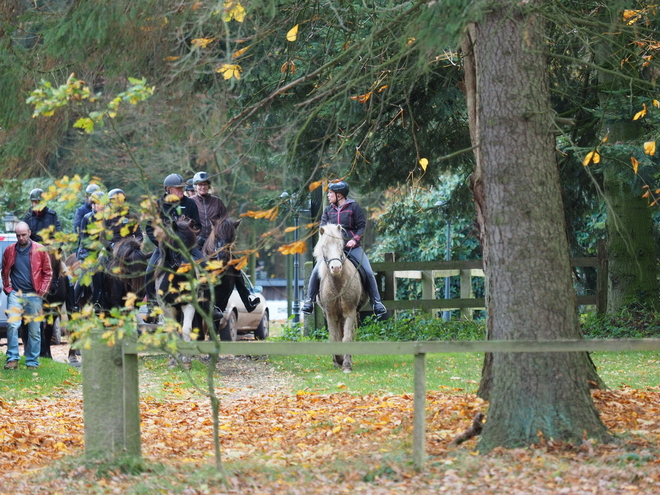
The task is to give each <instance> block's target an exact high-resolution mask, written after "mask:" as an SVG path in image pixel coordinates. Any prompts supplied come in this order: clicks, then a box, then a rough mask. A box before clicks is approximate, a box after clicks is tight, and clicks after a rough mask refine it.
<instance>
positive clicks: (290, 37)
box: [286, 24, 298, 41]
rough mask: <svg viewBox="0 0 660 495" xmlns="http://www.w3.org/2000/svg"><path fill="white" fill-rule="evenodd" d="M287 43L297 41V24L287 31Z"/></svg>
mask: <svg viewBox="0 0 660 495" xmlns="http://www.w3.org/2000/svg"><path fill="white" fill-rule="evenodd" d="M286 39H287V41H296V40H297V39H298V24H296V25H295V26H293V27H292V28H291V29H289V32H288V33H286Z"/></svg>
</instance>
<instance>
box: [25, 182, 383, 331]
mask: <svg viewBox="0 0 660 495" xmlns="http://www.w3.org/2000/svg"><path fill="white" fill-rule="evenodd" d="M210 180H211V177H210V175H209V174H208V173H207V172H197V173H196V174H195V175H194V176H193V178H192V179H190V180H188V181H186V180H184V179H183V177H182V176H181V175H179V174H170V175H168V176H167V177H165V179H164V181H163V187H164V189H165V192H164V194H163V195H162V197H160V198H159V199H158V201H157V205H158V215H159V222H160V223H162V224H164V225H168V224H170V223H171V222H176V221H178V220H179V219H180V218H182V217H186V218H187V219H189V220H190V221H191V223H192V225H193V226H194V227H195V229H196V230H197V232H198V234H197V246H194V247H192V248H191V249H190V255H191V257H192V258H193V259H194V260H195V261H199V260H202V258H203V254H202V251H201V247H202V246H203V245H204V242H205V241H206V239H207V238H208V236H209V234H210V232H211V230H212V228H213V226H214V224H215V222H216V221H217V220H219V219H221V218H224V217H226V215H227V208H226V207H225V205H224V203H223V202H222V200H221V199H220V198H219V197H218V196H214V195H212V194H211V181H210ZM191 189H193V190H191ZM85 193H86V199H85V202H84V204H83V205H82V206H80V207H79V208H78V210H77V211H76V215H75V219H74V232H76V233H77V234H78V245H77V249H76V259H77V261H80V262H84V260H85V259H86V258H87V257H88V256H89V255H90V254H91V253H92V252H96V253H99V252H104V251H106V252H112V249H113V247H114V245H115V244H116V243H117V242H119V241H120V240H122V239H125V238H128V237H133V238H135V240H137V241H138V242H140V243H141V242H142V240H143V232H142V229H141V228H140V222H139V217H138V216H137V215H136V214H135V213H133V212H131V211H130V207H129V205H128V203H127V202H126V194H125V193H124V191H123V190H121V189H118V188H117V189H112V190H110V191H108V192H107V193H106V192H104V191H103V190H102V189H101V187H100V186H99V185H97V184H90V185H88V186H87V188H86V191H85ZM193 193H194V194H193ZM43 194H44V191H43V190H42V189H38V188H37V189H33V190H32V191H31V192H30V202H31V205H32V208H31V209H30V211H28V213H26V215H25V217H24V218H23V220H24V221H25V222H26V223H27V224H28V225H29V227H30V230H31V232H32V234H31V237H32V240H34V241H36V242H43V239H42V236H41V235H40V233H41V232H42V231H43V230H44V229H48V230H50V231H53V230H54V231H61V230H62V225H61V223H60V220H59V218H58V217H57V213H56V212H55V210H53V209H51V208H49V207H48V206H46V205H45V202H44V199H43ZM348 194H349V186H348V184H347V183H346V182H345V181H338V182H333V183H331V184H330V185H329V187H328V192H327V198H328V201H329V205H328V206H327V207H326V208H325V209H324V211H323V214H322V217H321V226H323V225H325V224H327V223H336V224H338V225H341V226H342V227H343V229H344V238H345V251H346V253H347V254H348V257H349V258H350V259H351V260H354V262H355V263H356V264H359V266H360V269H361V271H362V274H363V276H364V283H365V288H366V289H367V291H368V293H369V297H370V299H371V304H372V308H373V311H374V313H375V314H376V315H377V316H380V315H383V314H385V313H386V311H387V310H386V308H385V306H384V305H383V303H382V301H381V297H380V293H379V291H378V286H377V283H376V280H375V277H374V274H373V270H372V269H371V266H370V264H369V260H368V258H367V256H366V254H365V253H364V251H363V250H362V247H361V240H362V236H363V235H364V231H365V227H366V217H365V214H364V212H363V210H362V208H361V207H360V206H359V204H358V203H357V202H356V201H355V200H353V199H350V198H349V197H348ZM106 208H110V212H106V213H105V214H104V211H105V210H106ZM157 223H158V222H156V221H153V220H150V221H148V222H147V224H146V226H145V232H146V235H147V237H148V238H149V240H150V241H151V242H152V243H153V244H154V245H155V246H156V248H155V250H154V252H153V254H152V255H151V258H150V259H149V262H148V264H147V269H146V274H145V292H146V299H147V304H148V308H149V307H150V306H152V305H153V304H155V301H156V287H155V282H154V270H155V268H156V266H157V265H158V261H159V259H160V257H161V252H160V248H159V247H158V245H159V243H158V239H157V238H156V233H155V230H156V226H157ZM97 261H98V260H97ZM317 268H318V265H317V266H315V268H314V270H313V272H312V275H311V278H310V280H309V286H308V290H307V298H306V299H305V300H304V301H303V304H302V307H301V310H302V312H303V313H305V314H312V313H313V311H314V303H315V301H316V297H317V295H318V291H319V277H318V270H317ZM101 277H103V272H102V270H96V271H95V272H94V275H93V276H92V296H91V302H92V303H93V304H96V305H99V306H100V307H103V291H102V283H101ZM81 293H82V287H81V285H80V284H76V288H75V289H74V291H73V298H72V299H70V301H68V303H69V304H71V305H72V306H73V308H72V309H73V310H77V309H78V306H79V300H80V295H81ZM148 313H150V308H149V310H148ZM213 316H214V319H219V318H221V317H222V311H221V310H220V309H218V308H217V307H215V306H214V308H213Z"/></svg>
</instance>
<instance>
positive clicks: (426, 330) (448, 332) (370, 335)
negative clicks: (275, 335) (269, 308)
mask: <svg viewBox="0 0 660 495" xmlns="http://www.w3.org/2000/svg"><path fill="white" fill-rule="evenodd" d="M485 338H486V330H485V326H484V323H483V322H477V321H471V320H450V321H445V320H443V319H441V318H431V317H429V316H428V315H416V316H410V317H403V318H401V317H400V318H390V319H388V320H385V321H379V320H377V319H376V318H374V317H373V316H370V317H368V318H366V319H365V320H364V321H363V322H362V323H361V324H360V327H359V328H358V331H357V339H356V340H357V341H359V342H381V341H394V342H405V341H416V340H484V339H485ZM279 339H281V340H283V341H286V342H299V341H302V340H304V339H303V337H302V333H301V331H300V326H299V325H293V324H287V325H285V326H284V327H283V328H282V334H281V336H280V337H279ZM307 339H309V340H314V341H327V340H328V330H327V328H325V327H323V328H320V329H316V330H314V331H313V332H312V333H311V334H310V335H309V336H307ZM271 340H272V339H271Z"/></svg>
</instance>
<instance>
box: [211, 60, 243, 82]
mask: <svg viewBox="0 0 660 495" xmlns="http://www.w3.org/2000/svg"><path fill="white" fill-rule="evenodd" d="M215 71H216V72H217V73H219V74H222V77H223V78H224V79H225V80H228V79H231V78H232V77H234V78H236V79H240V78H241V72H242V71H243V68H242V67H241V66H240V65H236V64H222V65H221V66H220V67H218V68H217V69H216V70H215Z"/></svg>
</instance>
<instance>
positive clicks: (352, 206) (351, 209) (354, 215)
mask: <svg viewBox="0 0 660 495" xmlns="http://www.w3.org/2000/svg"><path fill="white" fill-rule="evenodd" d="M327 223H336V224H338V225H341V226H342V227H344V229H346V234H345V240H346V242H348V241H349V240H350V239H355V241H356V242H357V245H358V246H359V245H360V239H362V236H363V235H364V229H365V228H366V226H367V218H366V217H365V215H364V212H363V211H362V208H360V205H359V204H357V203H356V202H355V201H354V200H352V199H346V201H345V202H344V204H343V205H342V206H341V208H340V207H338V206H336V205H334V204H330V205H328V206H326V207H325V209H324V210H323V215H321V226H323V225H325V224H327Z"/></svg>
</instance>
